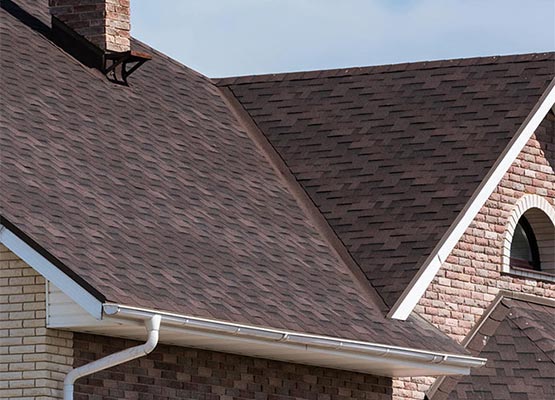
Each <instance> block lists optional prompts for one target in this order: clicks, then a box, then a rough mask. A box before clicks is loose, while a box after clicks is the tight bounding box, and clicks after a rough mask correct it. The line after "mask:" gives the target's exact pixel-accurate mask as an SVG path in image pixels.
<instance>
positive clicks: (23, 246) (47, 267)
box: [0, 225, 102, 319]
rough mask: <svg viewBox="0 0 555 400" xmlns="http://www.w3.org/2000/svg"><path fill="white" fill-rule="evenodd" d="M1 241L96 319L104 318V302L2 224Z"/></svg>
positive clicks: (0, 226) (0, 227)
mask: <svg viewBox="0 0 555 400" xmlns="http://www.w3.org/2000/svg"><path fill="white" fill-rule="evenodd" d="M0 243H2V244H3V245H4V246H6V247H7V248H8V249H9V250H10V251H11V252H13V253H14V254H15V255H16V256H18V257H19V258H21V259H22V260H23V261H25V262H26V263H27V264H28V265H29V266H30V267H31V268H33V269H34V270H35V271H37V272H38V273H39V274H41V275H42V276H43V277H44V278H45V279H46V280H48V281H51V282H52V283H54V284H55V285H56V286H57V287H59V288H60V289H61V290H62V291H63V292H64V293H65V294H67V295H68V296H69V297H70V298H71V299H72V300H73V301H75V302H76V303H77V304H79V305H80V306H81V307H82V308H83V309H84V310H86V311H87V312H88V313H89V314H91V315H92V316H93V317H94V318H96V319H101V318H102V302H101V301H99V300H98V299H97V298H96V297H94V296H93V295H92V294H90V293H89V292H88V291H87V290H85V289H84V288H83V287H82V286H80V285H79V284H78V283H77V282H75V281H74V280H73V279H71V278H70V277H69V276H68V275H66V274H65V273H64V272H63V271H61V270H60V269H59V268H58V267H56V266H55V265H54V264H53V263H51V262H50V261H48V260H47V259H46V258H45V257H44V256H42V255H41V254H40V253H39V252H38V251H36V250H35V249H33V248H32V247H31V246H30V245H28V244H27V243H26V242H25V241H24V240H23V239H21V238H20V237H19V236H17V235H16V234H15V233H13V232H12V231H11V230H9V229H8V228H6V227H5V226H4V225H0Z"/></svg>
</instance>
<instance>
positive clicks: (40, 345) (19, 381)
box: [0, 244, 73, 400]
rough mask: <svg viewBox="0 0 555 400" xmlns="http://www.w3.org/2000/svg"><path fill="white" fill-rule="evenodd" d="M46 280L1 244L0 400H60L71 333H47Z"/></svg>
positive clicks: (69, 361)
mask: <svg viewBox="0 0 555 400" xmlns="http://www.w3.org/2000/svg"><path fill="white" fill-rule="evenodd" d="M45 289H46V287H45V280H44V278H43V277H42V276H40V275H39V274H38V273H37V272H36V271H35V270H34V269H32V268H31V267H29V266H28V265H27V264H25V263H24V262H23V261H21V260H20V259H19V258H18V257H17V256H15V255H14V254H13V253H12V252H10V251H9V250H8V249H7V248H6V247H4V246H2V245H1V244H0V352H1V354H0V398H8V399H12V400H49V399H61V398H62V387H63V386H62V382H63V379H64V377H65V374H66V373H67V372H68V371H69V370H70V369H71V365H72V364H73V347H72V346H73V345H72V337H73V334H72V333H71V332H64V331H57V330H52V329H47V328H46V306H45V304H46V302H45V296H46V290H45Z"/></svg>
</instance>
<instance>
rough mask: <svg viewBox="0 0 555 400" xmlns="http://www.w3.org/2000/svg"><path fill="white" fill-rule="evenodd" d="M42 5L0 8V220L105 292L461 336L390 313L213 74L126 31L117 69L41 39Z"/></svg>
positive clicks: (283, 317)
mask: <svg viewBox="0 0 555 400" xmlns="http://www.w3.org/2000/svg"><path fill="white" fill-rule="evenodd" d="M45 8H46V3H44V4H43V3H42V2H34V1H32V2H31V1H18V2H12V1H3V2H2V10H1V11H0V18H1V19H0V25H1V27H0V29H1V31H0V34H1V53H2V57H1V61H0V62H1V71H2V72H1V79H2V96H1V98H0V109H1V110H2V113H1V115H0V118H1V135H0V145H1V154H0V156H1V158H2V168H0V187H1V188H2V196H1V198H0V214H1V215H2V218H3V220H2V223H3V224H4V225H6V226H9V227H10V229H13V230H14V231H16V232H18V234H19V235H20V236H21V237H23V238H25V240H26V241H27V242H29V243H32V244H33V245H34V246H35V247H40V250H41V252H42V253H45V254H48V256H49V260H54V261H55V265H57V266H58V267H59V268H61V269H63V270H64V271H65V273H67V274H68V275H70V276H71V277H72V278H73V279H75V280H76V281H77V282H78V283H79V284H80V285H81V286H83V287H84V288H86V289H87V290H88V291H90V292H91V293H92V294H94V296H96V297H97V298H98V299H99V300H101V301H110V302H114V303H119V304H125V305H129V306H140V307H144V308H149V309H154V310H163V311H167V312H174V313H179V314H185V315H190V316H194V317H202V318H211V319H216V320H223V321H233V322H237V323H244V324H250V325H255V326H267V327H273V328H278V329H287V330H292V331H300V332H306V333H311V334H319V335H325V336H331V337H343V338H346V339H353V340H361V341H365V342H378V343H383V344H391V345H396V346H405V347H411V348H416V349H427V350H437V351H444V352H450V353H461V352H464V350H463V349H462V348H461V347H460V346H458V345H456V344H454V343H453V342H452V341H451V340H450V339H449V338H448V337H447V336H445V335H443V334H442V333H440V332H439V331H438V330H436V329H435V328H433V327H432V326H431V325H430V324H428V323H427V322H425V321H423V320H422V319H420V318H419V317H417V316H415V317H412V318H410V320H408V321H406V322H403V321H394V320H390V319H387V318H386V317H385V316H384V312H383V304H380V301H376V300H375V299H374V298H372V297H371V296H368V295H367V293H366V292H365V291H364V290H361V286H360V282H359V281H357V279H356V278H355V277H354V276H353V274H352V272H351V271H350V269H349V268H348V267H347V266H346V265H345V264H344V263H343V262H341V261H340V260H339V259H338V258H337V257H336V255H335V253H334V252H333V251H332V250H331V249H330V247H329V246H328V244H327V242H326V241H325V240H324V238H323V237H322V235H321V233H320V232H319V231H318V230H317V229H316V228H315V226H314V224H313V222H312V220H311V219H310V218H309V217H307V215H306V213H305V212H304V211H303V209H302V208H301V207H300V206H299V203H298V202H297V199H296V198H295V197H294V196H293V195H292V193H291V191H290V190H289V188H288V186H287V185H286V183H285V182H284V181H283V180H282V179H281V178H280V177H279V176H278V175H277V174H276V172H275V170H274V167H273V166H272V164H271V163H270V162H269V161H268V158H267V157H266V155H265V154H264V153H263V152H262V151H261V150H260V149H259V148H258V147H257V146H256V145H255V144H254V142H253V141H252V140H251V138H250V136H249V134H248V132H247V131H246V129H245V128H244V127H243V126H242V125H241V124H240V123H239V122H238V120H237V119H236V117H235V116H234V114H233V113H232V112H231V111H230V109H229V107H228V104H227V103H226V101H225V100H224V98H223V96H222V93H221V91H220V89H218V88H217V87H216V86H215V85H214V84H213V82H211V81H210V80H209V79H207V78H206V77H204V76H202V75H200V74H198V73H197V72H195V71H192V70H190V69H189V68H187V67H185V66H183V65H181V64H179V63H177V62H175V61H174V60H171V59H170V58H168V57H166V56H164V55H163V54H161V53H159V52H157V51H156V50H154V49H152V48H149V47H148V46H146V45H144V44H142V43H139V42H137V41H134V42H133V46H134V47H135V48H136V49H137V50H140V51H144V52H148V53H150V54H152V55H153V60H152V61H149V62H148V63H146V64H145V65H144V66H142V67H141V68H140V69H139V70H138V71H137V72H135V73H134V74H133V76H132V77H131V78H130V81H131V85H130V86H129V87H126V86H121V85H114V84H113V83H110V82H109V81H107V80H106V79H105V77H104V76H103V75H102V74H101V73H100V72H99V71H97V70H94V69H89V68H87V67H85V66H84V65H82V64H81V63H79V62H78V61H77V60H75V59H73V58H72V57H70V56H69V55H68V54H67V53H66V52H64V50H63V49H61V48H59V47H58V46H56V45H55V44H54V43H53V42H52V41H51V39H50V26H49V21H48V19H47V14H46V10H45ZM430 338H433V340H430Z"/></svg>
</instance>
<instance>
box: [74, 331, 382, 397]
mask: <svg viewBox="0 0 555 400" xmlns="http://www.w3.org/2000/svg"><path fill="white" fill-rule="evenodd" d="M74 343H75V366H80V365H82V364H85V363H88V362H90V361H93V360H95V359H97V358H100V357H102V356H105V355H107V354H110V353H113V352H115V351H118V350H121V349H124V348H127V347H131V346H134V345H137V344H138V343H137V342H133V341H130V340H124V339H113V338H108V337H104V336H94V335H87V334H78V333H76V334H75V336H74ZM97 399H104V400H116V399H143V400H151V399H152V400H154V399H159V400H177V399H202V400H232V399H245V400H246V399H256V400H294V399H313V400H348V399H367V400H385V399H391V379H389V378H384V377H377V376H372V375H366V374H360V373H355V372H347V371H339V370H333V369H327V368H320V367H311V366H306V365H299V364H290V363H285V362H278V361H271V360H265V359H258V358H252V357H243V356H238V355H232V354H225V353H218V352H211V351H205V350H197V349H190V348H182V347H176V346H166V345H160V346H158V347H157V348H156V349H155V350H154V352H153V353H151V354H150V355H148V356H147V357H143V358H140V359H137V360H134V361H131V362H129V363H126V364H122V365H120V366H117V367H114V368H112V369H110V370H107V371H102V372H99V373H97V374H94V375H92V376H90V377H84V378H82V379H80V380H79V381H77V384H76V386H75V400H97Z"/></svg>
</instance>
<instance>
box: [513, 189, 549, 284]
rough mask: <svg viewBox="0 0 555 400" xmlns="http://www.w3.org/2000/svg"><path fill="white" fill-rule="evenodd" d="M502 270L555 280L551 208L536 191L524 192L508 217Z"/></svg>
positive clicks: (529, 276) (528, 276)
mask: <svg viewBox="0 0 555 400" xmlns="http://www.w3.org/2000/svg"><path fill="white" fill-rule="evenodd" d="M503 272H507V273H511V274H513V275H519V276H524V277H527V278H535V279H542V280H548V281H552V282H555V209H554V208H553V206H552V205H551V204H549V202H548V201H547V200H546V199H544V198H542V197H540V196H536V195H526V196H524V197H523V198H522V199H521V200H520V201H519V202H518V203H517V205H516V207H515V209H514V211H513V215H512V217H511V220H510V223H509V226H508V227H507V233H506V235H505V246H504V254H503Z"/></svg>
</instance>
